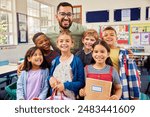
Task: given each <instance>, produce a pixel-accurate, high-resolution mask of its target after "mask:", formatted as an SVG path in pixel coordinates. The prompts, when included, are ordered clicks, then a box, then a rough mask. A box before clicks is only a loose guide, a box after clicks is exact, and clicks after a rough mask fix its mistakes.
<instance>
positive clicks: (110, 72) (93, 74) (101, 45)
mask: <svg viewBox="0 0 150 117" xmlns="http://www.w3.org/2000/svg"><path fill="white" fill-rule="evenodd" d="M109 53H110V48H109V47H108V45H107V43H106V42H104V41H100V40H97V41H96V42H95V43H94V45H93V52H92V57H93V59H94V64H91V65H87V66H86V67H85V75H86V77H90V78H94V79H97V78H98V77H99V76H100V79H101V80H105V81H110V82H112V87H113V91H114V92H113V94H112V95H111V96H110V98H109V99H110V100H119V99H120V97H121V94H122V89H121V84H120V80H119V75H118V73H117V71H116V69H114V68H113V67H112V66H110V65H112V63H111V59H110V57H109ZM108 64H110V65H108ZM85 95H86V92H85V89H81V90H80V96H85Z"/></svg>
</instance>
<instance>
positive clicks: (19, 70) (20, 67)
mask: <svg viewBox="0 0 150 117" xmlns="http://www.w3.org/2000/svg"><path fill="white" fill-rule="evenodd" d="M23 66H24V63H21V64H20V65H18V69H17V74H18V75H20V73H21V71H22V69H23Z"/></svg>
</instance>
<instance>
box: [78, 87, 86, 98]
mask: <svg viewBox="0 0 150 117" xmlns="http://www.w3.org/2000/svg"><path fill="white" fill-rule="evenodd" d="M79 95H80V96H81V97H84V96H86V93H85V88H82V89H80V90H79Z"/></svg>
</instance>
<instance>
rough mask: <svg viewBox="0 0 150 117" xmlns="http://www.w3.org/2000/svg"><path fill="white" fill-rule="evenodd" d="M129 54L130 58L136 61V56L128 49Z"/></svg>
mask: <svg viewBox="0 0 150 117" xmlns="http://www.w3.org/2000/svg"><path fill="white" fill-rule="evenodd" d="M128 53H129V58H130V59H134V54H133V52H132V50H130V49H128Z"/></svg>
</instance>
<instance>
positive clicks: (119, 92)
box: [109, 84, 122, 100]
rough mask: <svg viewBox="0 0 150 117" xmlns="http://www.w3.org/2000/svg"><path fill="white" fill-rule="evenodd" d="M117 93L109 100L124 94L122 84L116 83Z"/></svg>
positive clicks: (117, 98)
mask: <svg viewBox="0 0 150 117" xmlns="http://www.w3.org/2000/svg"><path fill="white" fill-rule="evenodd" d="M114 90H115V93H114V94H113V95H112V96H111V97H110V98H109V100H119V99H120V97H121V95H122V86H121V84H116V85H114Z"/></svg>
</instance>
